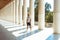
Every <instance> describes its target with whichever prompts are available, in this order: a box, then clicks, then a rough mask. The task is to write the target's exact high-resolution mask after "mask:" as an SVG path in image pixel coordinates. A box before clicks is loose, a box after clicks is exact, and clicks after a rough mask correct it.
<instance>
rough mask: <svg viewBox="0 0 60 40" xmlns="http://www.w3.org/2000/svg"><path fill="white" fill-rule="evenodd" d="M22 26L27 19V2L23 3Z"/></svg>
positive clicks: (25, 0)
mask: <svg viewBox="0 0 60 40" xmlns="http://www.w3.org/2000/svg"><path fill="white" fill-rule="evenodd" d="M23 14H24V16H23V25H26V19H27V0H24V1H23Z"/></svg>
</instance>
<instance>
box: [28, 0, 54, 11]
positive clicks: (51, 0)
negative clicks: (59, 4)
mask: <svg viewBox="0 0 60 40" xmlns="http://www.w3.org/2000/svg"><path fill="white" fill-rule="evenodd" d="M44 1H45V3H46V2H48V3H49V4H51V11H53V5H54V2H53V1H54V0H44ZM27 7H29V0H27Z"/></svg>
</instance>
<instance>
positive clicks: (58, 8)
mask: <svg viewBox="0 0 60 40" xmlns="http://www.w3.org/2000/svg"><path fill="white" fill-rule="evenodd" d="M53 27H54V33H60V0H54V16H53Z"/></svg>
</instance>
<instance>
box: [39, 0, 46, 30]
mask: <svg viewBox="0 0 60 40" xmlns="http://www.w3.org/2000/svg"><path fill="white" fill-rule="evenodd" d="M38 2H39V4H38V29H44V28H45V5H44V3H45V2H44V0H38Z"/></svg>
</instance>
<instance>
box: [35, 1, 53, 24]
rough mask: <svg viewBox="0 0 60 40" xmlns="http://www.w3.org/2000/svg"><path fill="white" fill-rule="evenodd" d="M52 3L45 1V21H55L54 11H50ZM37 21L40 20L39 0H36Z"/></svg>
mask: <svg viewBox="0 0 60 40" xmlns="http://www.w3.org/2000/svg"><path fill="white" fill-rule="evenodd" d="M50 9H51V5H50V4H49V3H48V2H46V3H45V21H46V22H48V23H52V22H53V12H51V11H50ZM35 21H38V0H35Z"/></svg>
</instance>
